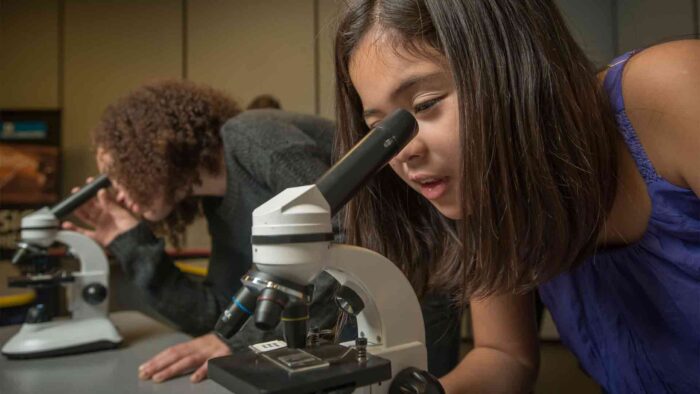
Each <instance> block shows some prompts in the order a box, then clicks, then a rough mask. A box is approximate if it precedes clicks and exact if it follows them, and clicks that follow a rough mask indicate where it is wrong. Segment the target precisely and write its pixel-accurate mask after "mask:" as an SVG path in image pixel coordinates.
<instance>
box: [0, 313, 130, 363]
mask: <svg viewBox="0 0 700 394" xmlns="http://www.w3.org/2000/svg"><path fill="white" fill-rule="evenodd" d="M121 342H122V337H121V336H120V335H119V333H118V332H117V330H116V328H115V327H114V325H113V324H112V322H111V321H110V320H109V319H107V318H106V317H95V318H90V319H80V320H70V319H68V320H53V321H50V322H46V323H34V324H27V323H25V324H23V325H22V328H21V329H20V331H19V332H18V333H17V334H15V336H13V337H12V338H10V340H9V341H7V343H6V344H5V346H3V348H2V354H3V355H4V356H5V357H7V358H9V359H28V358H40V357H53V356H62V355H67V354H75V353H86V352H92V351H97V350H104V349H112V348H115V347H117V346H119V345H120V344H121Z"/></svg>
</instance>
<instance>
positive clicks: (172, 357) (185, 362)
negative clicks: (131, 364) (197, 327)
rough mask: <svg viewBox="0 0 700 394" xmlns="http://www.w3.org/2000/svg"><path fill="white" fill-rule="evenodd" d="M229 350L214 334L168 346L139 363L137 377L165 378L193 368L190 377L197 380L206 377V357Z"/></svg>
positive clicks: (181, 373) (194, 380)
mask: <svg viewBox="0 0 700 394" xmlns="http://www.w3.org/2000/svg"><path fill="white" fill-rule="evenodd" d="M229 354H231V349H230V348H229V347H228V345H226V344H225V343H224V342H223V341H221V339H219V338H218V337H217V336H216V335H214V334H207V335H204V336H201V337H198V338H195V339H193V340H191V341H188V342H185V343H181V344H179V345H175V346H171V347H169V348H167V349H165V350H163V351H162V352H160V353H158V354H157V355H156V356H155V357H153V358H152V359H150V360H148V361H146V362H145V363H143V364H141V366H140V367H139V378H140V379H143V380H148V379H151V380H153V381H154V382H156V383H160V382H162V381H165V380H167V379H170V378H173V377H176V376H180V375H183V374H186V373H189V372H190V371H192V370H195V369H196V370H195V372H194V373H193V374H192V376H190V381H191V382H193V383H197V382H200V381H202V380H203V379H204V378H206V377H207V360H209V359H210V358H214V357H221V356H226V355H229Z"/></svg>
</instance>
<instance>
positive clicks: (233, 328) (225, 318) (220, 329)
mask: <svg viewBox="0 0 700 394" xmlns="http://www.w3.org/2000/svg"><path fill="white" fill-rule="evenodd" d="M257 298H258V297H257V295H256V294H255V293H254V292H252V291H250V289H248V288H247V287H245V286H243V287H241V289H240V290H238V293H236V295H235V296H234V297H233V299H232V301H231V304H230V305H229V306H228V308H227V309H226V310H225V311H224V312H223V313H222V314H221V316H219V320H218V321H217V322H216V326H215V327H214V332H215V333H216V335H218V336H219V337H220V338H222V339H224V340H227V339H230V338H231V337H232V336H234V335H236V333H237V332H238V331H239V330H240V329H241V327H243V324H245V322H246V321H248V318H249V317H250V315H252V314H253V311H254V310H255V303H256V299H257Z"/></svg>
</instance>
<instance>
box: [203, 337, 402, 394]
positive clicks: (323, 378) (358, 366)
mask: <svg viewBox="0 0 700 394" xmlns="http://www.w3.org/2000/svg"><path fill="white" fill-rule="evenodd" d="M285 350H286V353H284V354H286V355H289V353H290V352H293V351H294V350H293V349H289V350H288V349H282V350H280V352H282V351H285ZM304 352H306V353H309V354H311V355H313V356H316V357H318V358H320V359H322V360H324V361H326V362H325V363H324V365H323V366H320V367H318V368H314V369H308V370H300V371H299V372H290V369H289V368H287V367H284V366H281V365H280V364H279V363H276V362H273V361H271V360H272V359H274V356H273V355H272V352H268V353H255V352H252V351H243V352H239V353H235V354H233V355H230V356H225V357H220V358H215V359H212V360H209V371H208V375H209V378H210V379H212V380H213V381H215V382H216V383H218V384H220V385H221V386H223V387H225V388H226V389H228V390H229V391H231V392H233V393H236V394H259V393H266V394H273V393H274V394H301V393H322V392H327V391H339V392H352V391H353V390H354V389H356V388H360V387H363V386H369V385H373V384H377V383H379V382H385V383H384V384H385V385H387V386H388V384H389V379H391V362H390V361H389V360H387V359H384V358H381V357H377V356H373V355H371V354H369V355H367V359H366V360H365V361H362V362H359V361H358V360H357V354H356V353H355V350H353V349H348V348H346V347H345V346H340V345H321V346H317V347H312V348H307V349H304ZM304 369H306V368H304Z"/></svg>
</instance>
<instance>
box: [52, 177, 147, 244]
mask: <svg viewBox="0 0 700 394" xmlns="http://www.w3.org/2000/svg"><path fill="white" fill-rule="evenodd" d="M90 181H92V178H88V179H87V181H86V183H87V182H90ZM76 191H78V188H77V187H76V188H73V190H72V191H71V192H73V193H75V192H76ZM73 214H74V215H75V216H76V217H77V218H78V219H80V221H82V222H83V223H84V224H86V225H88V226H90V227H92V230H90V229H87V228H84V227H80V226H78V225H76V224H74V223H72V222H68V221H67V222H63V224H62V227H63V228H64V229H66V230H73V231H77V232H79V233H81V234H84V235H87V236H88V237H90V238H92V239H94V240H95V241H97V242H98V243H99V244H100V245H102V246H103V247H105V246H107V245H109V244H110V243H111V242H112V241H113V240H114V238H116V237H117V236H118V235H119V234H121V233H124V232H126V231H128V230H131V229H132V228H134V227H136V225H137V224H138V223H139V220H138V219H137V218H135V217H134V215H132V213H131V212H129V210H127V209H125V208H124V207H122V206H121V205H120V204H119V203H118V202H117V201H116V200H115V199H114V198H113V197H112V196H110V195H109V193H107V190H104V189H103V190H100V191H99V192H97V196H96V197H95V198H93V199H90V201H88V202H86V203H85V204H83V205H82V206H80V207H79V208H78V209H76V210H75V211H73Z"/></svg>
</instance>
